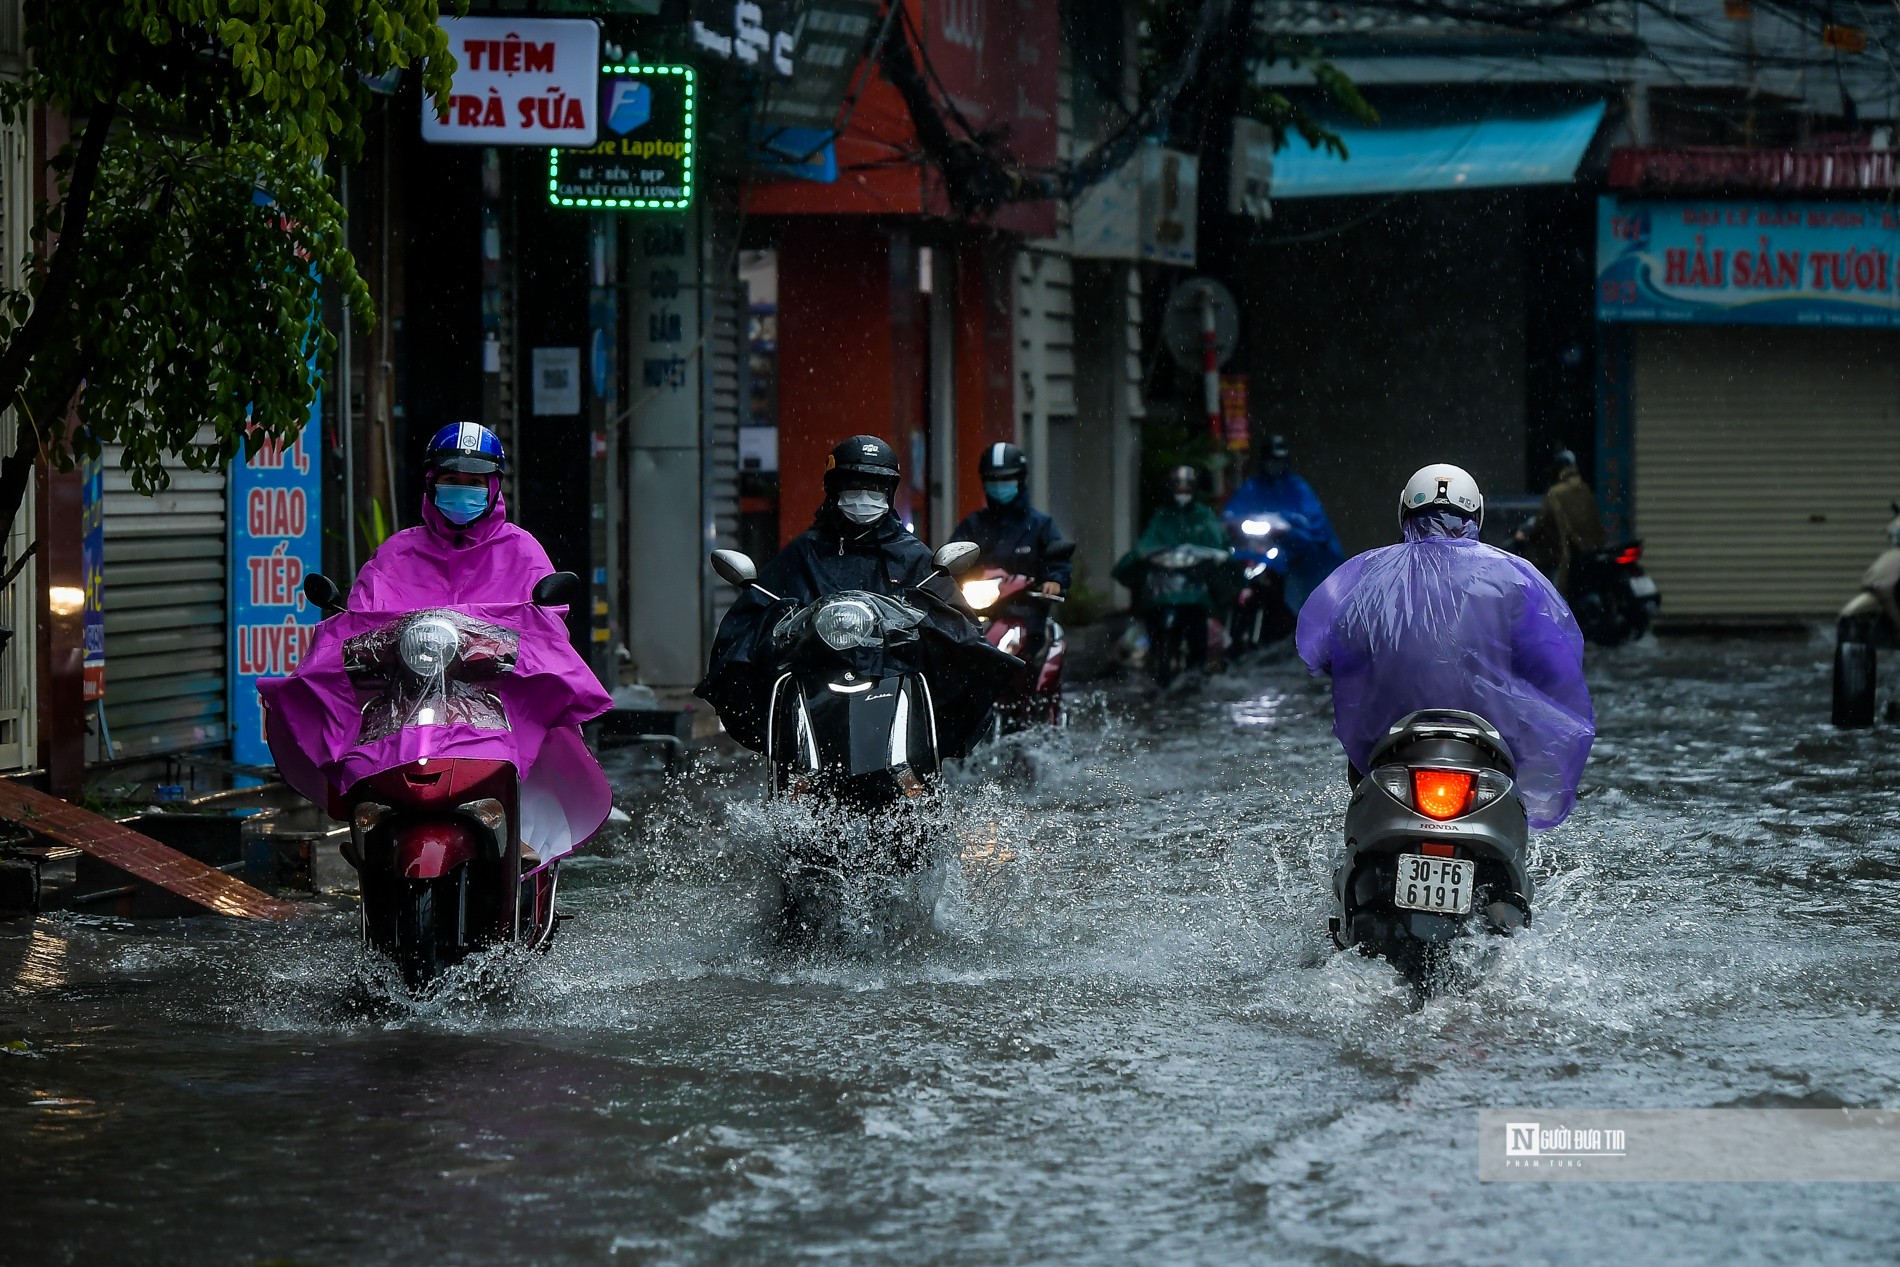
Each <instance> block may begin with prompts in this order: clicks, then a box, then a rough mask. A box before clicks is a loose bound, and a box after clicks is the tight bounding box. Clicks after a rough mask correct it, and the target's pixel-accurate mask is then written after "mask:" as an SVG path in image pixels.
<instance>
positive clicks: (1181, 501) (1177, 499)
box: [1174, 493, 1194, 506]
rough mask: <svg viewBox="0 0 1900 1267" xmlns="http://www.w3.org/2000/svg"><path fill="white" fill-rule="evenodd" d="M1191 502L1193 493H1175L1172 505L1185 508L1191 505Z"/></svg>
mask: <svg viewBox="0 0 1900 1267" xmlns="http://www.w3.org/2000/svg"><path fill="white" fill-rule="evenodd" d="M1193 500H1194V494H1193V493H1176V494H1175V495H1174V504H1175V505H1177V506H1186V505H1188V504H1189V503H1191V502H1192V501H1193Z"/></svg>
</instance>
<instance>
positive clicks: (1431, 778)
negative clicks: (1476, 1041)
mask: <svg viewBox="0 0 1900 1267" xmlns="http://www.w3.org/2000/svg"><path fill="white" fill-rule="evenodd" d="M1368 765H1369V766H1370V770H1369V771H1368V773H1367V774H1366V775H1365V776H1364V777H1363V778H1357V779H1356V782H1355V783H1354V786H1353V793H1352V800H1351V802H1350V803H1349V804H1348V806H1347V808H1346V852H1345V856H1344V858H1343V859H1342V860H1341V861H1340V863H1339V867H1338V869H1337V870H1336V871H1335V872H1334V873H1333V894H1334V897H1335V898H1336V899H1337V903H1338V905H1337V907H1336V908H1335V914H1334V915H1333V917H1332V918H1331V919H1330V920H1328V923H1329V924H1330V926H1331V930H1332V934H1333V940H1334V941H1335V942H1336V943H1337V944H1338V945H1339V946H1340V948H1341V949H1344V948H1346V947H1349V946H1357V947H1358V948H1359V949H1360V950H1361V951H1362V952H1363V953H1365V954H1369V955H1377V956H1380V957H1382V958H1384V959H1386V960H1388V961H1389V962H1390V963H1391V964H1392V965H1393V966H1394V967H1396V968H1398V969H1399V971H1401V972H1403V973H1404V974H1405V975H1406V976H1407V977H1408V978H1410V979H1412V980H1413V982H1414V983H1416V984H1420V985H1423V984H1425V983H1426V980H1427V978H1428V977H1429V975H1430V974H1431V971H1432V969H1433V968H1434V966H1436V965H1437V964H1439V963H1441V962H1442V961H1443V960H1444V958H1445V956H1446V954H1447V952H1448V950H1449V946H1450V943H1451V942H1452V941H1453V940H1454V939H1456V938H1457V937H1459V936H1462V935H1464V934H1466V933H1467V932H1472V931H1487V932H1493V933H1510V932H1513V931H1515V930H1516V929H1518V928H1522V927H1524V926H1526V925H1528V924H1529V923H1530V919H1531V880H1530V876H1529V874H1528V873H1527V872H1526V871H1525V854H1526V851H1527V850H1528V848H1529V844H1530V825H1529V822H1528V820H1527V818H1526V816H1525V813H1524V804H1523V802H1522V801H1520V800H1519V799H1518V797H1517V792H1516V785H1515V783H1514V779H1515V776H1516V762H1515V760H1514V759H1513V758H1512V756H1511V750H1510V749H1509V748H1508V747H1507V746H1506V745H1505V742H1504V738H1503V736H1501V735H1499V734H1498V731H1497V728H1496V727H1495V726H1493V725H1491V723H1489V722H1487V721H1486V720H1485V719H1484V718H1482V717H1480V716H1478V715H1477V714H1476V713H1465V712H1459V711H1456V710H1454V709H1429V710H1426V711H1423V712H1417V713H1413V714H1411V715H1410V716H1408V717H1405V718H1403V719H1401V720H1400V721H1399V722H1398V724H1397V725H1395V726H1393V727H1392V729H1391V730H1389V731H1387V732H1386V736H1385V738H1384V739H1382V740H1380V742H1379V745H1378V747H1377V748H1375V749H1374V750H1373V752H1372V757H1371V760H1370V761H1369V762H1368ZM1474 916H1475V918H1474ZM1479 921H1482V923H1480V922H1479Z"/></svg>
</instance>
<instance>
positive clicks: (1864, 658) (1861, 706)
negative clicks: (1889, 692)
mask: <svg viewBox="0 0 1900 1267" xmlns="http://www.w3.org/2000/svg"><path fill="white" fill-rule="evenodd" d="M1874 667H1875V666H1874V648H1873V645H1872V644H1871V643H1866V642H1850V641H1847V640H1846V639H1842V640H1840V641H1837V642H1836V643H1835V644H1834V717H1833V720H1834V724H1835V725H1836V726H1839V727H1841V728H1842V729H1844V730H1845V729H1859V728H1861V727H1864V726H1871V725H1873V724H1874V683H1875V674H1874Z"/></svg>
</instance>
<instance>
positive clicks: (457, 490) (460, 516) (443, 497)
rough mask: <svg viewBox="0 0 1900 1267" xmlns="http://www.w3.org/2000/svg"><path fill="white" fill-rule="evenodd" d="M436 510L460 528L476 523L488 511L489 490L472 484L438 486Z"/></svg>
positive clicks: (436, 489) (436, 487) (436, 488)
mask: <svg viewBox="0 0 1900 1267" xmlns="http://www.w3.org/2000/svg"><path fill="white" fill-rule="evenodd" d="M435 508H436V509H437V510H439V511H441V512H442V517H443V518H444V519H446V520H448V521H449V522H450V523H452V524H454V525H456V526H457V527H458V528H459V527H461V526H463V525H464V524H471V523H474V522H475V521H476V520H477V519H480V518H481V517H482V512H483V511H485V510H487V509H488V490H487V489H485V488H477V487H475V486H474V485H471V484H437V485H436V486H435Z"/></svg>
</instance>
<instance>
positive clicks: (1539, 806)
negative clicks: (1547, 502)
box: [1298, 516, 1596, 829]
mask: <svg viewBox="0 0 1900 1267" xmlns="http://www.w3.org/2000/svg"><path fill="white" fill-rule="evenodd" d="M1447 518H1449V517H1447ZM1453 532H1459V533H1468V534H1469V536H1464V535H1450V534H1451V533H1453ZM1476 536H1477V525H1476V524H1473V523H1459V522H1458V521H1456V520H1453V521H1452V523H1451V524H1446V523H1444V522H1442V521H1439V520H1436V519H1434V518H1432V517H1430V516H1415V517H1413V518H1411V519H1408V520H1407V521H1406V524H1405V541H1404V542H1403V543H1402V544H1400V545H1394V546H1386V547H1384V548H1382V549H1378V550H1370V551H1368V552H1366V553H1365V554H1361V555H1357V556H1355V557H1353V558H1351V559H1348V560H1346V562H1345V564H1344V565H1342V566H1341V567H1340V568H1339V570H1338V571H1336V572H1334V573H1333V574H1332V576H1330V577H1328V578H1327V580H1326V582H1325V584H1323V585H1321V586H1320V587H1319V589H1318V590H1317V591H1315V592H1314V594H1313V596H1312V597H1311V598H1309V599H1308V600H1307V601H1306V606H1305V607H1304V608H1302V609H1301V611H1300V626H1299V634H1298V642H1299V650H1300V658H1301V659H1302V660H1304V661H1306V667H1307V668H1308V669H1310V670H1312V672H1313V673H1314V674H1316V675H1317V674H1321V673H1328V674H1331V675H1332V679H1333V733H1334V734H1335V735H1337V736H1339V742H1340V743H1341V744H1342V745H1343V746H1344V747H1345V749H1346V756H1347V757H1348V758H1350V759H1351V761H1352V763H1353V765H1355V766H1356V767H1358V768H1359V769H1360V770H1364V769H1366V763H1367V760H1368V759H1369V758H1370V757H1371V755H1372V750H1373V748H1374V747H1376V746H1377V744H1378V742H1379V741H1380V740H1381V739H1382V738H1384V737H1385V733H1386V731H1387V730H1388V729H1389V728H1390V727H1391V725H1392V724H1393V723H1394V722H1396V721H1398V720H1399V719H1400V718H1401V717H1404V716H1405V715H1406V714H1408V713H1413V712H1417V711H1418V710H1419V709H1424V708H1458V709H1464V710H1465V711H1467V712H1473V713H1476V714H1478V715H1479V716H1480V717H1483V718H1484V719H1485V720H1486V721H1488V722H1490V723H1491V724H1492V725H1494V726H1496V727H1497V728H1498V731H1499V733H1501V734H1502V735H1503V736H1504V740H1505V742H1506V743H1507V744H1509V745H1510V748H1511V752H1512V754H1513V755H1514V756H1515V757H1516V758H1517V789H1518V794H1519V795H1520V796H1521V797H1522V798H1523V800H1524V808H1525V810H1526V811H1527V812H1528V814H1529V816H1530V824H1531V826H1532V827H1535V828H1539V829H1543V828H1548V827H1555V826H1556V825H1557V824H1558V823H1561V822H1562V821H1563V820H1564V818H1565V816H1566V815H1568V814H1569V813H1570V810H1571V807H1572V806H1574V805H1575V804H1576V802H1577V782H1578V780H1579V779H1580V778H1581V777H1582V775H1583V763H1584V761H1585V760H1586V759H1587V758H1588V757H1589V755H1590V742H1591V740H1592V739H1594V738H1595V736H1596V719H1595V715H1594V713H1593V712H1592V710H1591V707H1590V691H1589V688H1588V687H1587V686H1586V685H1585V684H1584V680H1583V635H1582V634H1581V633H1579V632H1578V630H1577V622H1576V619H1575V617H1573V616H1572V615H1571V614H1570V609H1569V607H1567V606H1565V604H1564V601H1563V599H1562V598H1560V597H1558V594H1557V591H1556V589H1555V588H1553V587H1552V586H1551V584H1550V582H1549V581H1547V580H1546V579H1544V577H1543V576H1542V575H1541V574H1540V573H1539V572H1538V571H1537V569H1535V568H1533V567H1532V566H1531V565H1530V564H1528V563H1526V562H1525V561H1524V560H1522V559H1519V558H1517V557H1515V556H1513V555H1509V554H1506V553H1505V552H1504V551H1502V550H1498V549H1494V548H1492V547H1491V546H1488V545H1483V544H1481V543H1480V542H1478V541H1477V540H1475V538H1476Z"/></svg>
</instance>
